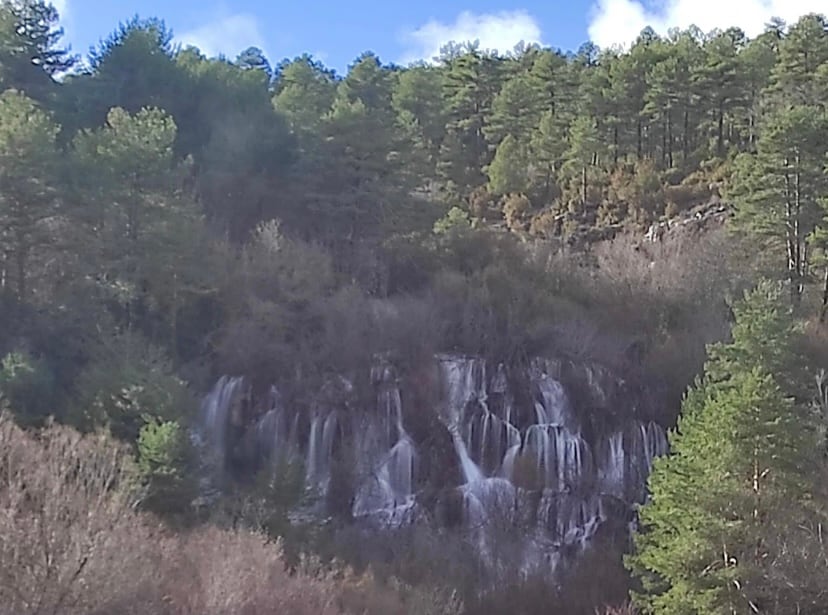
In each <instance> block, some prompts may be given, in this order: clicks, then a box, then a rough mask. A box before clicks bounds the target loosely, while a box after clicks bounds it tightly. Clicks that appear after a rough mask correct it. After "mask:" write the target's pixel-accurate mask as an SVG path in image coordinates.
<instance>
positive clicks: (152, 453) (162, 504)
mask: <svg viewBox="0 0 828 615" xmlns="http://www.w3.org/2000/svg"><path fill="white" fill-rule="evenodd" d="M192 466H193V459H192V451H191V450H190V448H189V441H188V439H187V434H186V433H185V431H184V430H183V429H182V428H181V426H180V425H179V424H178V423H177V422H175V421H160V420H157V419H154V418H153V419H150V420H149V421H148V422H147V423H146V424H145V425H144V426H143V427H142V428H141V432H140V434H139V435H138V478H139V480H140V482H141V487H142V489H143V497H142V498H141V507H142V508H144V509H145V510H150V511H152V512H154V513H157V514H159V515H162V516H166V517H170V516H178V517H181V516H182V515H186V514H187V513H188V512H189V508H190V504H191V503H192V500H193V499H194V498H195V495H196V493H197V492H196V488H195V487H196V485H195V483H194V480H193V477H192V471H193V467H192Z"/></svg>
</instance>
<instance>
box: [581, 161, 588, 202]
mask: <svg viewBox="0 0 828 615" xmlns="http://www.w3.org/2000/svg"><path fill="white" fill-rule="evenodd" d="M587 187H588V186H587V167H586V165H584V169H583V171H582V172H581V204H582V205H583V206H584V210H586V203H587Z"/></svg>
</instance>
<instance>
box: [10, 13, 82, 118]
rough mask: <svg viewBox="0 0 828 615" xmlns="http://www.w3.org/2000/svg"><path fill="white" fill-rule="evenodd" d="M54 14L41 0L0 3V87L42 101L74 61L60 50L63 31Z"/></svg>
mask: <svg viewBox="0 0 828 615" xmlns="http://www.w3.org/2000/svg"><path fill="white" fill-rule="evenodd" d="M58 19H59V16H58V12H57V10H56V9H55V7H54V6H53V5H52V4H51V3H50V2H46V1H44V0H2V2H0V86H2V89H9V88H14V89H17V90H20V91H22V92H25V93H26V94H27V95H28V96H30V97H32V98H34V99H36V100H38V101H40V102H45V100H46V99H47V98H48V97H49V95H50V94H52V93H53V91H54V86H55V82H54V77H55V76H56V75H59V74H61V73H65V72H67V71H68V70H69V69H71V68H72V67H73V66H74V65H75V62H76V60H77V58H76V57H74V56H72V55H71V54H70V53H69V52H68V51H67V50H66V49H63V48H61V47H60V39H61V38H63V29H62V28H60V27H59V25H58Z"/></svg>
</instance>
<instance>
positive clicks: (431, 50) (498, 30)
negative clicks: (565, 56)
mask: <svg viewBox="0 0 828 615" xmlns="http://www.w3.org/2000/svg"><path fill="white" fill-rule="evenodd" d="M471 41H479V42H480V46H481V47H482V48H483V49H495V50H498V51H501V52H505V51H509V50H511V49H512V48H513V47H514V46H515V45H517V44H518V43H519V42H521V41H523V42H525V43H540V42H541V28H540V25H539V24H538V22H537V21H536V20H535V18H534V17H532V16H531V15H530V14H529V13H528V12H526V11H524V10H518V11H501V12H498V13H480V14H476V13H472V12H471V11H464V12H462V13H460V15H458V16H457V18H456V19H455V20H454V21H453V22H451V23H444V22H440V21H437V20H433V19H432V20H431V21H428V22H426V23H425V24H423V25H421V26H419V27H418V28H416V29H414V30H411V31H408V32H406V33H404V34H403V36H402V42H403V44H404V47H405V52H404V53H403V56H402V58H401V59H400V62H401V63H403V64H408V63H411V62H416V61H419V60H425V61H426V62H430V61H431V60H433V59H434V57H435V56H437V55H439V53H440V48H441V47H443V46H444V45H445V44H446V43H449V42H457V43H465V42H471Z"/></svg>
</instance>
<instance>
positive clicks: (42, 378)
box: [0, 352, 58, 425]
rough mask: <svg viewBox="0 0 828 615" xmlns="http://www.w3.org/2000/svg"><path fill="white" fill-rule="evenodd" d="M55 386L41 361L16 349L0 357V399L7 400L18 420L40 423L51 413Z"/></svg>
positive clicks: (54, 401)
mask: <svg viewBox="0 0 828 615" xmlns="http://www.w3.org/2000/svg"><path fill="white" fill-rule="evenodd" d="M55 389H56V387H55V382H54V377H53V375H52V373H51V370H50V369H49V366H48V365H46V364H45V363H44V362H43V361H38V360H36V359H34V358H33V357H31V356H29V355H27V354H24V353H20V352H12V353H9V354H7V355H6V356H5V357H3V360H2V361H0V400H5V401H8V404H9V406H10V407H12V408H14V410H15V412H16V416H17V419H18V421H19V422H21V423H22V424H24V425H41V424H42V423H43V422H44V421H45V419H46V418H47V417H48V416H49V415H50V414H53V413H54V409H55V406H56V405H57V403H58V402H57V400H56V397H55V393H56V390H55Z"/></svg>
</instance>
